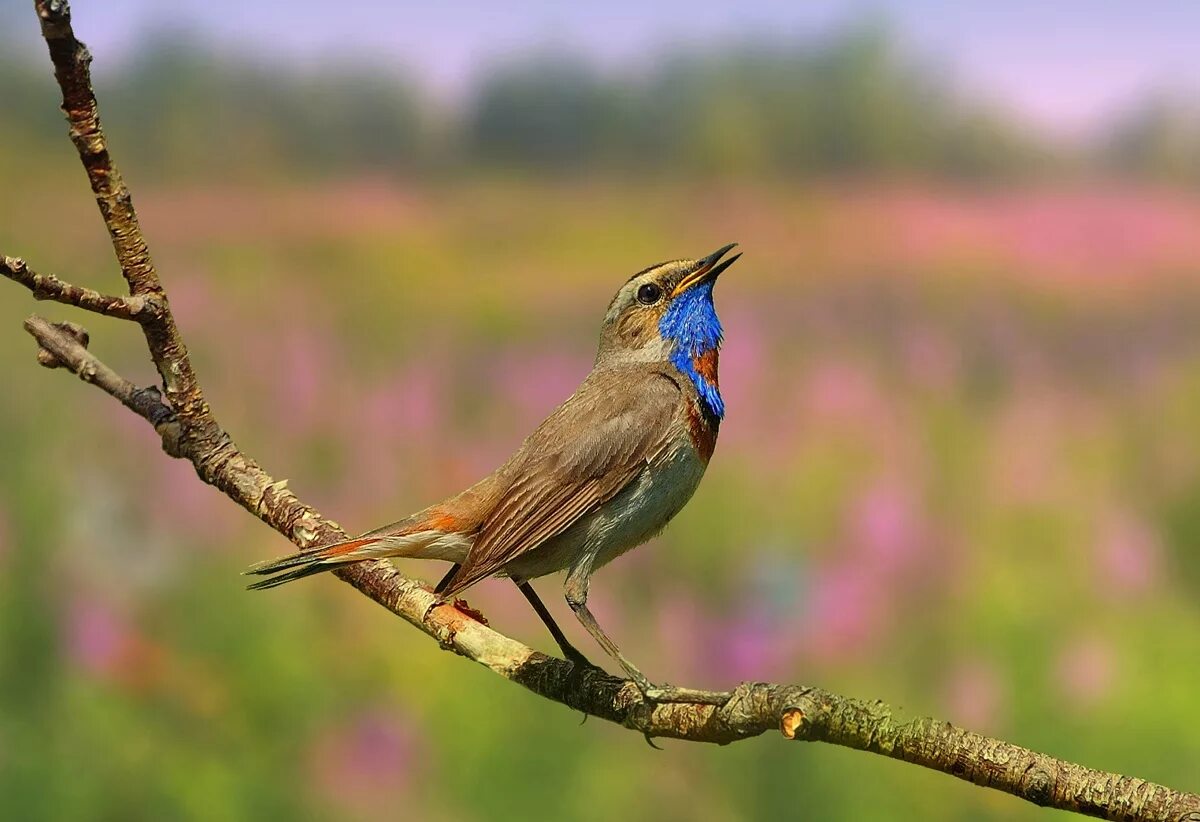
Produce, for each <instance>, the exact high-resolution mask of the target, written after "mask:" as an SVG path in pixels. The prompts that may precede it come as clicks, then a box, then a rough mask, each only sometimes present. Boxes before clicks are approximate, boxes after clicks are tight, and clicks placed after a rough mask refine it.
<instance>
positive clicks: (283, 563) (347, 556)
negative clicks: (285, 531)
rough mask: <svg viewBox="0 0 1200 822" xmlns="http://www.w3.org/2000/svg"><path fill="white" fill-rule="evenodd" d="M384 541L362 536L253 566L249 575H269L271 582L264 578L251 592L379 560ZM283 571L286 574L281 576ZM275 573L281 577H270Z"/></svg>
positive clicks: (249, 569) (252, 586)
mask: <svg viewBox="0 0 1200 822" xmlns="http://www.w3.org/2000/svg"><path fill="white" fill-rule="evenodd" d="M383 541H384V540H383V538H380V537H361V538H359V539H352V540H347V541H346V542H339V543H337V544H335V545H329V546H326V547H324V548H321V549H319V550H316V551H301V552H299V553H297V554H290V555H288V556H286V557H281V558H280V559H272V560H268V561H266V562H260V563H258V564H256V565H251V566H250V567H249V568H247V569H246V571H245V573H247V574H253V575H255V576H265V577H268V579H261V580H259V581H258V582H255V583H253V584H251V585H249V586H247V587H248V588H249V589H250V590H251V591H258V590H261V589H263V588H274V587H275V586H276V585H282V584H283V583H285V582H291V581H292V580H294V579H303V578H304V577H307V576H312V575H313V574H319V573H321V572H323V571H332V570H333V569H334V568H336V567H338V566H339V565H345V564H346V563H350V562H358V561H360V560H364V559H371V558H373V557H378V556H379V554H378V553H376V552H374V551H373V550H372V549H373V548H375V547H376V546H377V545H378V544H379V543H380V542H383ZM281 571H285V572H286V573H280V572H281ZM271 574H278V576H270V575H271Z"/></svg>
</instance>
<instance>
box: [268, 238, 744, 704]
mask: <svg viewBox="0 0 1200 822" xmlns="http://www.w3.org/2000/svg"><path fill="white" fill-rule="evenodd" d="M736 245H737V243H730V244H728V245H725V246H722V247H721V248H719V249H717V250H716V251H714V252H713V253H711V254H709V255H707V256H705V257H701V258H700V259H695V260H693V259H678V260H671V261H668V262H662V263H657V264H655V265H652V266H649V267H648V268H645V269H643V270H641V271H639V272H638V273H636V274H634V275H633V276H632V277H630V278H629V279H628V280H627V281H626V282H625V284H624V285H622V286H621V288H620V289H619V290H618V291H617V293H616V295H615V296H614V297H613V299H612V301H611V302H610V303H609V306H608V310H607V312H606V313H605V315H604V321H603V323H602V325H601V331H600V342H599V347H598V350H597V353H596V359H595V362H594V364H593V367H592V371H591V373H590V374H588V375H587V377H586V378H585V379H584V380H583V382H582V384H580V386H579V388H578V389H577V390H576V391H575V393H574V394H572V395H571V396H570V397H569V398H568V399H567V400H566V401H565V402H563V403H562V404H561V405H560V406H559V407H558V408H556V409H555V410H554V411H553V412H552V413H551V414H550V415H549V416H548V417H546V419H545V420H544V421H543V422H542V423H541V424H540V425H538V427H537V428H536V429H535V430H534V431H533V433H532V434H530V435H529V436H528V437H527V438H526V439H525V441H524V442H523V443H522V444H521V446H520V447H519V448H518V449H517V451H516V453H514V454H513V455H512V456H511V457H510V458H509V459H508V460H507V461H506V462H505V463H504V464H503V465H501V466H500V467H499V468H497V469H496V470H495V471H494V472H493V473H491V474H490V475H488V476H486V477H484V478H483V479H481V480H480V481H479V482H477V483H475V484H474V485H472V486H471V487H469V488H467V489H466V490H464V491H462V492H461V493H459V494H457V495H455V496H452V497H450V498H448V499H445V500H443V501H442V502H439V503H436V504H434V505H431V506H429V507H428V508H425V509H424V510H422V511H418V512H417V513H415V514H412V515H411V516H408V517H406V518H404V519H402V520H399V521H398V522H393V523H391V524H389V525H385V526H383V527H381V528H377V529H375V530H373V531H369V532H367V533H365V534H362V535H361V536H359V537H355V538H354V539H349V540H346V541H344V542H339V543H336V544H332V545H327V546H325V547H322V548H320V549H317V550H307V551H301V552H300V553H296V554H292V555H290V556H285V557H283V558H280V559H276V560H270V561H267V562H261V563H258V564H257V565H253V566H251V567H250V568H249V569H248V570H247V571H246V573H247V574H254V575H260V576H263V577H264V579H262V580H259V581H257V582H255V583H253V584H252V585H250V586H249V587H250V588H251V589H263V588H273V587H275V586H277V585H281V584H283V583H286V582H291V581H293V580H297V579H301V578H303V577H307V576H310V575H313V574H317V573H320V572H323V571H330V570H333V569H335V568H338V567H339V566H343V565H346V564H347V563H353V562H359V561H362V560H374V559H383V558H389V557H405V558H421V559H436V560H444V561H449V562H450V563H452V566H451V568H450V570H449V572H448V573H447V574H446V576H445V577H444V578H443V579H442V581H441V582H440V583H439V584H438V585H437V587H436V588H435V589H434V593H435V594H436V595H437V596H438V598H439V601H443V602H444V601H453V600H454V598H455V597H457V596H458V595H460V594H461V593H463V592H464V591H465V590H466V589H468V588H470V587H471V586H472V585H475V584H476V583H478V582H480V581H481V580H484V579H486V578H488V577H508V578H510V579H511V580H512V581H513V582H515V583H516V585H517V587H518V588H519V589H520V591H521V593H522V594H523V595H524V596H525V598H526V599H527V600H528V601H529V604H530V605H531V606H532V607H533V609H534V610H535V611H536V612H537V614H538V616H539V617H540V618H541V620H542V621H543V622H544V623H545V625H546V627H547V629H548V630H549V632H550V634H551V636H552V637H553V638H554V640H555V641H556V642H557V644H558V645H559V647H560V649H561V650H562V651H563V654H564V655H565V656H566V657H567V658H568V659H569V660H571V661H572V662H575V663H578V664H583V665H591V663H590V662H588V660H587V658H586V657H585V656H584V655H583V654H582V653H580V652H579V651H578V650H576V649H575V647H574V646H573V645H572V644H571V643H570V642H569V641H568V640H567V638H566V636H565V634H564V633H563V632H562V630H561V629H560V628H559V627H558V625H557V624H556V623H555V622H554V619H553V617H552V616H551V614H550V612H549V610H548V609H547V608H546V607H545V605H544V604H543V603H542V601H541V600H540V599H539V597H538V595H537V593H536V592H535V591H534V589H533V587H532V586H531V585H530V580H533V579H537V578H539V577H543V576H546V575H548V574H552V573H555V572H559V571H566V576H565V579H564V582H563V594H564V597H565V599H566V601H567V604H568V605H569V606H570V608H571V610H572V611H573V612H574V614H575V616H576V618H577V619H578V620H579V622H580V623H581V624H582V626H583V627H584V628H585V629H586V630H587V631H588V633H589V634H590V635H591V636H592V637H593V638H594V639H595V641H596V642H597V644H598V645H599V646H600V647H601V648H602V649H603V650H604V651H605V652H606V653H607V654H608V655H609V656H610V657H611V658H612V659H613V660H614V661H615V662H617V663H618V664H619V665H620V666H621V668H622V669H623V670H624V671H625V673H626V675H627V676H628V677H629V678H630V679H631V680H633V682H634V683H636V685H637V687H638V688H639V690H640V691H641V693H642V694H643V696H644V697H646V698H647V699H648V700H654V701H666V700H671V701H688V702H712V701H719V700H720V695H718V694H716V693H715V692H707V691H698V690H694V689H690V688H687V689H685V688H672V687H670V686H665V685H664V686H655V685H653V684H652V683H651V682H650V680H649V679H648V678H647V677H646V676H645V675H644V674H643V673H642V672H641V671H640V670H639V669H638V668H637V667H636V666H634V665H633V663H631V662H630V661H629V660H628V659H627V658H626V657H625V656H624V655H623V654H622V653H621V651H620V649H619V648H618V646H617V645H616V643H615V642H613V640H612V639H611V638H609V636H608V634H606V633H605V632H604V630H603V629H602V628H601V627H600V625H599V623H597V621H596V619H595V617H594V616H593V615H592V613H591V611H590V610H589V609H588V604H587V601H588V588H589V585H590V582H591V577H592V573H593V572H594V571H595V570H597V569H599V568H601V567H602V566H604V565H606V564H607V563H609V562H611V561H612V560H613V559H615V558H616V557H618V556H620V555H621V554H624V553H625V552H626V551H629V550H630V549H632V548H634V547H636V546H638V545H641V544H642V543H644V542H646V541H647V540H649V539H650V538H651V537H653V536H655V535H656V534H658V533H659V532H660V531H661V530H662V529H663V528H664V527H665V526H666V525H667V523H668V522H669V521H670V520H671V519H672V518H673V517H674V516H675V515H676V514H677V513H679V511H680V510H681V509H682V508H683V507H684V505H686V504H687V502H688V500H689V499H691V497H692V494H693V493H694V492H695V490H696V488H697V486H699V484H700V480H701V478H702V477H703V476H704V472H705V470H706V468H707V467H708V463H709V460H710V459H711V458H712V455H713V450H714V448H715V447H716V442H717V433H718V430H719V429H720V425H721V420H722V419H723V418H724V416H725V402H724V399H723V398H722V396H721V391H720V387H719V380H718V375H717V365H718V359H719V352H720V348H721V344H722V341H723V339H724V333H723V330H722V327H721V321H720V320H719V319H718V317H717V313H716V308H715V306H714V302H713V288H714V286H715V284H716V282H717V278H718V277H720V275H721V274H722V273H723V272H724V271H725V270H726V269H728V268H729V267H730V266H731V265H733V263H734V262H736V261H737V260H738V259H739V258H740V257H741V254H740V253H739V254H735V255H734V256H732V257H728V258H726V255H727V254H728V253H729V251H731V250H732V249H733V248H734V247H735V246H736Z"/></svg>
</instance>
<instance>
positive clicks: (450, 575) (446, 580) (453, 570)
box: [433, 562, 462, 597]
mask: <svg viewBox="0 0 1200 822" xmlns="http://www.w3.org/2000/svg"><path fill="white" fill-rule="evenodd" d="M461 567H462V566H461V565H460V564H459V563H457V562H456V563H454V564H453V565H451V566H450V570H449V571H447V572H446V576H444V577H442V579H441V581H440V582H439V583H438V584H437V585H436V586H434V589H433V592H434V593H435V594H437V595H438V596H439V597H440V596H441V595H442V592H443V591H445V590H446V586H447V585H449V584H450V580H452V579H454V575H455V574H457V573H458V569H459V568H461Z"/></svg>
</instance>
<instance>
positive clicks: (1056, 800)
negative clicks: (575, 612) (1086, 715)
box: [14, 0, 1200, 822]
mask: <svg viewBox="0 0 1200 822" xmlns="http://www.w3.org/2000/svg"><path fill="white" fill-rule="evenodd" d="M35 6H36V8H37V11H38V15H39V17H40V19H41V20H42V32H43V35H44V36H45V38H46V41H47V43H48V45H49V47H50V56H51V59H52V60H53V62H54V66H55V74H56V76H57V77H58V80H59V85H60V86H61V87H62V90H63V100H64V104H63V108H64V111H65V112H66V114H67V119H68V122H69V123H70V126H71V129H70V130H71V136H72V139H73V140H74V141H75V145H76V147H77V148H78V149H79V154H80V159H81V160H82V161H83V164H84V167H85V169H86V170H87V172H88V179H89V180H90V181H91V184H92V190H93V192H94V193H95V195H96V200H97V203H98V204H99V205H100V212H101V214H102V216H103V217H104V221H105V224H106V225H107V226H108V229H109V233H110V234H111V235H112V239H113V247H114V249H115V250H116V253H117V259H118V261H119V262H120V264H121V270H122V273H123V275H124V276H125V279H126V281H127V282H128V283H129V286H130V289H131V293H132V294H133V295H154V296H156V297H157V298H158V299H159V302H158V305H159V306H161V308H160V309H159V310H157V311H156V312H155V316H153V317H151V318H150V319H149V320H147V321H146V322H144V323H143V324H142V327H143V329H145V332H146V341H147V345H148V347H149V349H150V354H151V357H152V358H153V360H154V362H155V364H156V365H157V367H158V370H159V372H160V374H162V376H163V380H164V385H165V387H166V396H165V398H164V397H160V396H158V395H157V392H153V389H139V388H137V387H136V386H135V385H134V384H133V383H132V382H130V381H128V380H126V379H124V378H123V377H121V376H120V375H118V374H116V372H114V371H112V369H110V368H108V367H107V366H105V365H104V364H103V363H101V362H100V361H99V360H98V359H96V358H95V357H94V356H93V355H92V354H90V353H89V352H88V351H87V348H86V333H85V332H82V329H78V328H77V327H72V328H65V327H62V326H56V325H53V324H50V323H48V322H46V321H45V320H42V319H40V318H36V317H35V318H31V319H30V320H28V321H27V323H26V328H27V329H28V330H29V332H30V333H31V334H33V336H34V337H35V338H36V339H37V340H38V344H39V346H40V347H41V353H40V354H39V359H40V360H41V361H42V362H43V363H45V364H49V365H54V366H63V367H65V368H67V369H69V370H71V371H72V372H74V373H76V374H78V375H80V376H81V377H83V378H84V379H85V380H87V381H89V382H92V383H94V384H96V385H98V386H99V387H100V388H102V389H103V390H104V391H106V392H107V393H109V394H111V395H112V396H114V397H116V398H117V399H119V400H121V402H123V403H124V404H125V405H126V406H128V407H129V408H131V409H132V410H134V411H135V412H136V413H138V414H139V415H140V416H142V417H144V418H145V419H147V420H149V421H150V422H151V423H153V424H154V425H155V427H156V429H158V430H159V432H160V434H162V433H163V427H164V426H167V427H169V428H170V436H171V438H172V444H171V447H168V448H167V450H168V452H169V453H172V454H173V455H174V456H179V457H182V458H184V459H187V460H189V461H190V462H191V463H192V464H193V465H194V466H195V467H196V471H197V473H198V474H199V475H200V478H201V479H202V480H203V481H205V482H207V483H209V484H211V485H214V486H216V487H218V488H220V489H221V490H222V491H224V492H225V493H226V494H227V495H228V496H229V497H230V498H231V499H233V500H234V501H235V502H237V503H238V504H239V505H241V506H243V507H244V508H246V509H247V510H249V511H250V512H251V513H253V514H254V515H255V516H257V517H259V519H261V520H263V522H265V523H267V524H268V525H270V526H271V527H272V528H274V529H275V530H277V531H279V532H280V533H281V534H284V535H285V536H287V537H288V538H289V539H291V540H292V541H293V542H294V543H296V544H297V545H299V546H300V547H302V548H308V547H313V546H316V545H321V544H325V543H328V542H332V541H335V540H338V539H341V538H344V537H345V536H346V534H345V532H344V531H343V530H342V529H341V528H340V527H339V526H338V525H337V523H335V522H333V521H332V520H328V519H326V518H325V517H324V516H322V515H321V514H320V513H319V512H318V511H316V510H315V509H314V508H312V507H311V506H308V505H306V504H304V503H302V502H301V501H300V500H299V499H297V498H296V497H295V495H293V494H292V493H291V492H290V491H289V490H287V483H286V482H284V481H276V480H274V479H273V478H272V477H271V476H270V475H269V474H267V473H266V472H265V471H263V470H262V468H260V467H259V466H258V464H257V463H255V462H254V461H253V460H251V459H250V458H249V457H248V456H246V455H245V454H243V453H242V452H241V451H240V450H239V449H238V448H237V446H235V445H234V444H233V441H232V440H231V439H230V438H229V436H228V435H227V434H226V433H225V432H224V431H223V430H222V429H221V427H220V426H219V425H218V424H217V422H216V420H215V418H214V417H213V415H212V412H211V410H210V409H209V407H208V405H207V403H205V402H204V398H203V394H202V392H201V390H200V386H199V383H198V382H197V381H196V378H195V374H194V372H193V370H192V367H191V364H190V361H189V360H188V356H187V351H186V349H185V348H184V346H183V341H182V339H181V338H180V337H179V332H178V329H177V328H176V326H175V321H174V318H173V316H172V314H171V311H170V308H169V306H168V303H167V300H166V295H165V293H164V291H163V289H162V285H161V283H160V282H159V280H158V275H157V274H156V272H155V270H154V266H153V263H152V261H151V259H150V255H149V252H148V251H147V249H146V244H145V241H144V239H143V238H142V234H141V229H140V228H139V227H138V223H137V216H136V214H135V212H134V210H133V205H132V201H131V200H130V198H129V194H128V191H127V190H126V189H125V187H124V185H123V183H121V181H120V175H119V174H118V173H117V171H116V169H115V167H114V166H113V165H112V159H111V157H110V156H109V153H108V149H107V146H106V144H105V141H104V136H103V133H102V132H101V130H100V125H99V119H98V115H97V110H96V102H95V96H94V94H93V92H92V88H91V80H90V77H89V74H88V63H89V61H90V56H89V55H88V53H87V50H86V48H84V46H83V45H82V44H81V43H79V42H78V41H77V40H76V39H75V36H74V34H73V32H72V30H71V24H70V15H69V11H68V10H67V7H66V4H65V3H64V2H59V1H58V0H36V1H35ZM14 279H16V278H14ZM63 285H64V290H63V293H67V292H66V290H65V289H66V288H67V287H66V286H65V284H63ZM35 293H36V292H35ZM66 301H67V302H71V300H66ZM84 302H94V301H93V300H92V299H91V298H89V299H88V300H87V301H84V300H81V301H80V303H79V304H80V305H81V307H88V306H86V305H84V304H83V303H84ZM151 392H153V393H151ZM156 420H157V421H156ZM166 444H167V435H166V434H164V445H166ZM336 573H337V575H338V576H339V577H340V578H341V579H343V580H344V581H346V582H348V583H350V584H351V585H353V586H354V587H355V588H357V589H358V590H359V591H361V592H362V593H364V594H365V595H367V596H368V597H370V598H371V599H373V600H375V601H376V602H378V603H380V604H381V605H383V606H384V607H385V608H387V609H388V610H389V611H391V612H392V613H394V614H396V615H397V616H400V617H401V618H403V619H404V620H406V621H408V622H409V623H411V624H413V625H415V626H417V627H418V628H420V629H421V630H422V631H424V632H425V633H426V634H428V635H429V636H431V637H433V638H435V639H436V640H437V641H438V642H439V643H440V644H441V645H442V647H445V648H449V649H452V650H454V651H456V652H457V653H459V654H461V655H463V656H465V657H467V658H469V659H472V660H474V661H475V662H478V663H480V664H482V665H485V666H487V667H488V668H490V669H492V670H493V671H495V672H496V673H498V674H500V675H501V676H503V677H505V678H507V679H510V680H512V681H514V682H517V683H519V684H521V685H523V686H524V687H526V688H528V689H529V690H531V691H533V692H534V693H537V694H539V695H541V696H544V697H546V698H547V699H550V700H554V701H556V702H560V703H562V704H564V705H569V706H570V707H572V708H575V709H577V710H582V711H584V712H585V713H587V714H589V715H592V716H597V717H601V718H603V719H608V720H611V721H613V722H617V723H619V724H621V725H624V726H625V727H627V728H630V729H633V730H636V731H639V732H641V733H644V734H646V735H647V736H661V737H671V738H674V739H681V740H687V741H692V742H713V743H718V744H724V743H728V742H734V741H737V740H740V739H745V738H748V737H752V736H757V735H760V734H762V733H764V732H767V731H770V730H772V729H778V730H779V731H780V732H781V733H782V734H783V736H785V737H786V738H789V739H800V740H808V741H823V742H830V743H833V744H837V745H843V746H846V747H851V748H856V749H859V750H864V751H871V752H873V753H877V754H882V755H884V756H889V757H892V758H895V759H900V760H903V761H905V762H912V763H914V764H918V765H922V766H924V767H928V768H932V769H935V770H939V771H942V772H944V773H947V774H951V775H953V776H956V777H958V778H960V779H965V780H967V781H970V782H973V783H975V784H978V785H984V786H987V787H991V788H996V789H998V790H1002V791H1005V792H1007V793H1010V794H1012V795H1014V796H1018V797H1021V798H1023V799H1027V800H1029V801H1030V802H1034V803H1036V804H1038V805H1045V806H1049V807H1054V808H1060V809H1062V810H1070V811H1076V812H1079V813H1085V814H1090V815H1093V816H1101V817H1104V818H1107V819H1119V820H1154V822H1200V796H1198V795H1196V794H1191V793H1183V792H1179V791H1174V790H1171V789H1169V788H1166V787H1163V786H1161V785H1155V784H1153V783H1149V782H1145V781H1143V780H1140V779H1135V778H1132V777H1127V776H1122V775H1119V774H1113V773H1105V772H1102V771H1095V770H1091V769H1089V768H1084V767H1083V766H1080V765H1075V764H1073V763H1070V762H1066V761H1063V760H1060V759H1056V758H1054V757H1051V756H1047V755H1045V754H1040V753H1036V752H1033V751H1030V750H1028V749H1026V748H1021V747H1019V746H1016V745H1012V744H1010V743H1008V742H1004V741H1002V740H998V739H991V738H988V737H984V736H981V735H979V734H975V733H971V732H970V731H965V730H962V729H960V728H956V727H954V726H952V725H950V724H949V723H945V722H939V721H936V720H933V719H929V718H922V719H914V720H907V721H901V720H898V719H896V718H895V717H894V716H893V711H892V709H891V708H889V707H888V706H886V705H884V704H882V703H867V702H863V701H861V700H857V699H853V698H850V697H844V696H840V695H837V694H833V693H829V692H828V691H823V690H820V689H817V688H805V687H800V686H787V685H771V684H765V683H747V684H743V685H742V686H740V687H739V688H738V689H737V690H736V691H734V692H733V695H732V696H731V698H730V699H729V700H728V701H727V702H726V703H725V704H723V705H697V704H689V703H661V704H652V703H647V702H646V701H645V700H644V699H643V698H642V697H641V694H640V692H639V691H638V689H637V686H636V685H634V683H632V682H630V681H628V680H623V679H618V678H616V677H613V676H611V675H609V674H607V673H605V672H603V671H600V670H599V669H595V668H582V669H581V668H577V667H576V666H575V665H573V664H572V663H571V662H568V661H565V660H562V659H558V658H555V657H549V656H546V655H545V654H542V653H540V652H538V651H534V650H532V649H531V648H529V647H527V646H525V645H523V644H522V643H520V642H518V641H516V640H514V639H511V638H509V637H507V636H505V635H503V634H501V633H498V632H497V631H494V630H492V629H491V628H489V627H487V626H486V625H484V624H482V623H481V622H478V621H476V620H475V619H473V618H472V617H471V616H469V615H468V614H466V613H463V612H462V611H459V610H458V609H457V608H455V607H454V606H452V605H446V604H439V603H438V601H437V599H436V597H435V596H434V595H433V594H432V593H431V592H430V591H429V589H428V588H427V587H425V586H424V585H423V584H422V583H419V582H417V581H415V580H412V579H408V578H407V577H404V576H403V575H401V574H400V573H399V572H398V571H397V570H396V569H395V568H394V567H393V566H392V565H391V564H389V563H387V562H382V561H374V562H363V563H359V564H356V565H353V566H349V567H347V568H344V569H340V570H338V571H337V572H336Z"/></svg>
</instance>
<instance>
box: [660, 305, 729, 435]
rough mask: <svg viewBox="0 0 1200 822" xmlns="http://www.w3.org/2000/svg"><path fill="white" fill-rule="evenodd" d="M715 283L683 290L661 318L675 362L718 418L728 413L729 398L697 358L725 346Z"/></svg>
mask: <svg viewBox="0 0 1200 822" xmlns="http://www.w3.org/2000/svg"><path fill="white" fill-rule="evenodd" d="M712 292H713V283H711V282H708V283H702V284H700V285H697V286H693V287H692V288H689V289H688V290H687V291H685V292H683V293H682V294H680V295H679V296H678V297H676V298H675V300H674V301H673V302H672V303H671V305H670V306H668V307H667V312H666V313H665V314H663V316H662V319H661V320H659V321H658V333H660V334H661V335H662V337H663V339H664V340H670V341H671V342H673V343H674V344H675V347H674V350H673V351H672V352H671V363H672V364H673V365H674V366H675V367H676V368H678V369H679V370H680V371H682V372H683V373H684V374H686V375H687V377H688V379H690V380H691V381H692V385H694V386H696V391H698V392H699V394H700V399H702V400H704V404H705V405H707V406H708V410H709V411H710V412H712V414H713V416H715V417H716V418H717V419H722V418H724V416H725V401H724V400H722V399H721V392H720V391H719V390H718V389H717V386H716V384H715V383H712V382H709V381H708V379H707V378H706V377H705V376H704V375H703V374H701V373H700V372H699V371H697V370H696V359H697V358H698V357H701V356H703V355H704V354H707V353H708V352H710V351H715V350H716V349H717V348H720V346H721V340H722V339H723V336H724V332H723V331H722V330H721V321H720V320H719V319H717V310H716V308H714V307H713V298H712Z"/></svg>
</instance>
